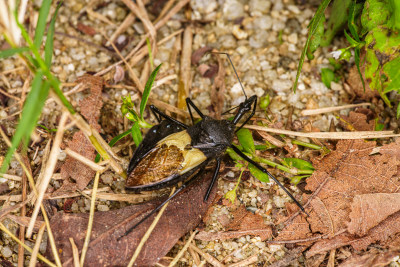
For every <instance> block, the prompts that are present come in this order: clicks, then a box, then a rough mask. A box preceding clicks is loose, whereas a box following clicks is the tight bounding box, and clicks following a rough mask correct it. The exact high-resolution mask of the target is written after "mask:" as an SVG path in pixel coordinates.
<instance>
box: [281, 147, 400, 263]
mask: <svg viewBox="0 0 400 267" xmlns="http://www.w3.org/2000/svg"><path fill="white" fill-rule="evenodd" d="M389 146H390V149H388V147H389ZM374 148H375V142H366V141H363V140H357V141H355V140H347V141H339V142H338V143H337V145H336V150H334V151H333V152H331V153H330V154H329V155H327V156H325V157H324V158H323V159H315V160H314V161H313V166H314V167H315V169H316V171H315V172H314V173H313V175H312V176H311V177H310V178H308V179H307V186H306V189H307V190H310V191H311V192H314V193H313V194H312V195H304V196H303V201H304V202H303V203H305V202H306V201H307V199H309V205H308V207H307V208H306V210H307V212H308V213H309V214H310V216H309V217H307V218H303V217H302V216H296V217H295V218H294V219H293V221H292V222H291V223H290V224H288V225H287V226H286V227H285V228H284V229H283V230H282V231H281V233H280V234H279V235H278V237H277V238H276V240H304V239H309V240H312V238H313V237H318V235H320V236H321V238H322V240H318V241H313V242H315V244H314V245H313V246H312V248H311V249H310V250H309V251H308V252H307V257H312V256H314V255H317V254H320V253H324V252H326V251H329V250H331V249H335V248H339V247H342V246H345V245H352V246H353V248H354V249H356V250H361V249H366V248H367V247H368V245H369V244H371V243H374V242H380V243H382V244H383V243H384V242H386V241H387V240H388V239H389V238H390V236H393V235H395V234H396V233H398V232H400V212H399V211H398V210H399V209H398V207H397V206H398V205H399V204H397V200H396V201H395V202H394V201H393V199H395V198H396V196H398V193H397V191H398V188H400V180H399V178H398V169H399V165H400V161H399V159H398V158H397V157H393V156H389V155H387V154H384V153H385V152H388V151H390V153H391V154H393V153H394V151H396V154H399V155H400V153H398V152H397V151H398V150H400V145H399V144H397V145H396V146H395V145H393V144H391V145H388V146H383V147H382V148H383V150H382V151H383V152H381V155H379V154H375V155H370V153H371V151H372V150H373V149H374ZM304 198H305V199H306V200H304ZM383 199H386V200H385V201H384V203H382V201H383ZM388 202H390V203H389V204H385V203H388ZM367 203H368V204H367ZM386 206H387V209H386V208H385V207H386ZM296 209H297V208H296ZM367 209H368V210H367ZM384 209H385V210H384ZM360 216H361V217H360ZM357 224H358V225H357ZM349 232H350V233H349ZM354 234H357V235H358V236H357V235H354ZM313 242H312V243H313Z"/></svg>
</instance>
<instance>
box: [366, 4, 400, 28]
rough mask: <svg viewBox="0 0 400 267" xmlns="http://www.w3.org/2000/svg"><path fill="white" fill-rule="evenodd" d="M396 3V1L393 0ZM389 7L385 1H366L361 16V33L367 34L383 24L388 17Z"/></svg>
mask: <svg viewBox="0 0 400 267" xmlns="http://www.w3.org/2000/svg"><path fill="white" fill-rule="evenodd" d="M395 1H398V0H395ZM389 8H390V5H389V3H388V2H387V1H385V0H383V1H378V0H367V1H365V3H364V9H363V11H362V14H361V25H362V27H363V30H362V33H363V34H364V33H367V32H369V31H371V30H372V29H374V28H376V27H377V26H379V25H383V24H385V23H386V22H387V21H388V19H389V17H390V13H391V12H390V10H389Z"/></svg>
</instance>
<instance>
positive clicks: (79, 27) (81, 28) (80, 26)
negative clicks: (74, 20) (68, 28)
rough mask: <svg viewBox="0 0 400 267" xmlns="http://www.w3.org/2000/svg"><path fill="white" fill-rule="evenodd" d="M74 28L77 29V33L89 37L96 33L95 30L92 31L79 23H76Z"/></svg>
mask: <svg viewBox="0 0 400 267" xmlns="http://www.w3.org/2000/svg"><path fill="white" fill-rule="evenodd" d="M76 28H77V29H78V31H80V32H82V33H83V34H86V35H90V36H93V35H95V34H96V33H97V32H96V30H95V29H93V28H92V27H90V26H88V25H85V24H83V23H81V22H79V23H78V25H77V26H76Z"/></svg>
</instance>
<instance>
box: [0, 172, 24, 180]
mask: <svg viewBox="0 0 400 267" xmlns="http://www.w3.org/2000/svg"><path fill="white" fill-rule="evenodd" d="M0 178H4V179H8V180H13V181H17V182H20V181H22V177H21V176H17V175H12V174H5V173H3V174H1V175H0Z"/></svg>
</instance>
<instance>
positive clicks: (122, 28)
mask: <svg viewBox="0 0 400 267" xmlns="http://www.w3.org/2000/svg"><path fill="white" fill-rule="evenodd" d="M134 21H135V15H134V14H132V13H129V14H128V16H126V18H125V19H124V21H123V22H122V23H121V24H120V25H119V26H118V28H117V29H116V30H115V32H114V33H113V34H112V35H111V36H110V38H109V40H107V43H106V46H109V45H110V44H111V43H113V42H114V40H115V39H117V37H118V36H120V35H121V33H123V32H124V31H125V30H126V29H128V28H129V27H130V26H131V25H132V24H133V22H134Z"/></svg>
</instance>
